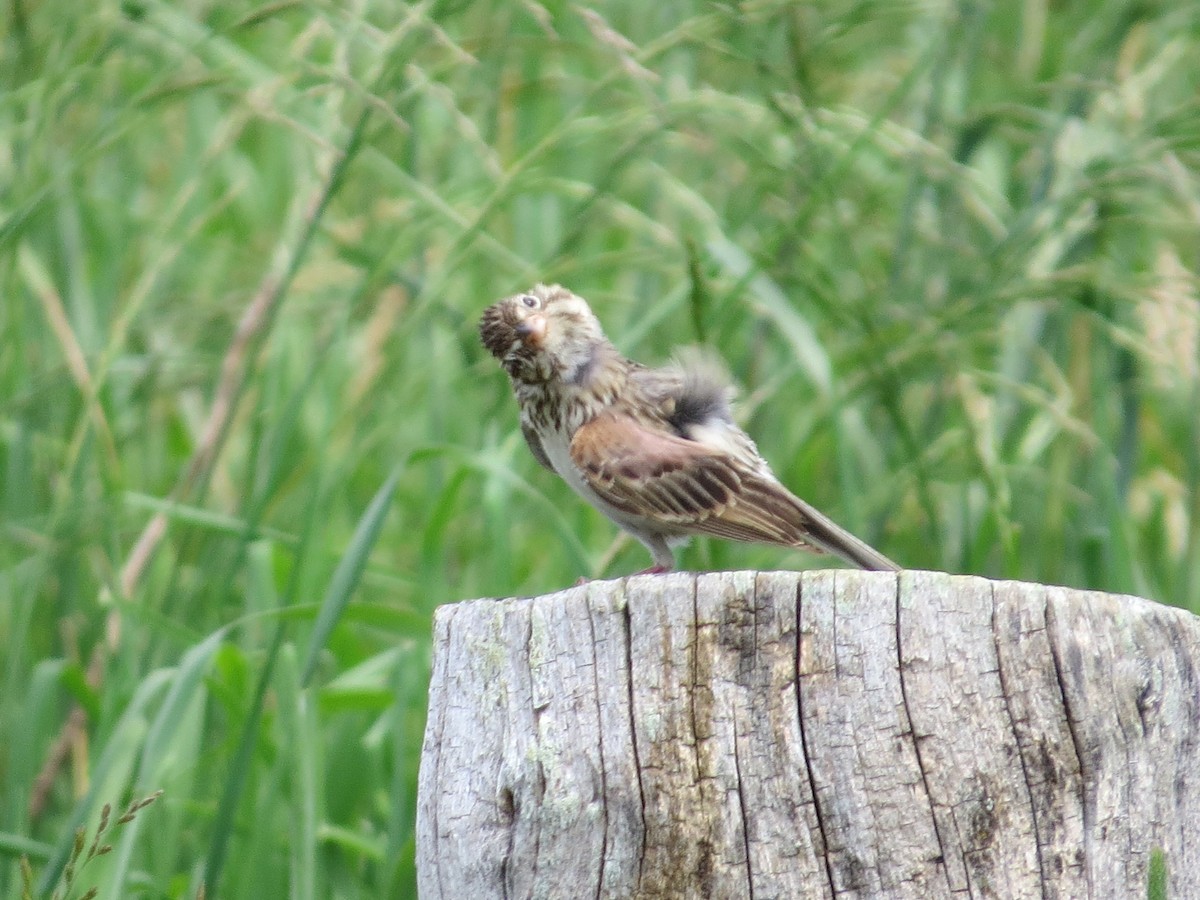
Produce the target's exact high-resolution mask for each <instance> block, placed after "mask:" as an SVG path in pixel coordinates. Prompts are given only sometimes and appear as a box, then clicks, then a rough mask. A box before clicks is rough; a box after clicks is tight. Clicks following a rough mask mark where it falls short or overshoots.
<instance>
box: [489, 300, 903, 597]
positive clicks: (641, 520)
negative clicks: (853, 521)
mask: <svg viewBox="0 0 1200 900" xmlns="http://www.w3.org/2000/svg"><path fill="white" fill-rule="evenodd" d="M479 335H480V339H481V340H482V342H483V345H484V347H486V348H487V350H488V351H489V352H490V353H491V354H492V355H493V356H494V357H496V358H497V359H498V360H500V365H501V366H502V367H503V368H504V371H505V372H507V373H508V377H509V381H510V382H511V383H512V389H513V393H514V394H515V395H516V399H517V405H518V407H519V408H520V421H521V433H522V434H523V435H524V437H525V442H526V443H527V444H528V445H529V449H530V451H531V452H532V453H533V456H534V458H535V459H536V460H537V461H538V462H539V463H541V464H542V465H543V466H545V467H546V468H547V469H549V470H550V471H552V472H554V473H555V474H556V475H558V476H559V477H560V478H562V479H563V480H564V481H565V482H567V484H569V485H570V486H571V487H572V488H573V489H574V490H575V492H576V493H577V494H579V495H580V496H581V497H583V499H585V500H586V501H588V502H589V503H590V504H592V506H594V507H596V509H598V510H599V511H600V512H601V513H603V514H604V515H605V516H607V517H608V518H609V519H611V520H612V521H613V522H615V523H616V524H617V525H618V526H620V527H621V528H623V529H624V530H625V531H627V532H628V533H629V534H631V535H632V536H633V537H635V538H636V539H637V540H638V541H639V542H641V544H642V545H643V546H644V547H645V548H646V549H647V550H649V551H650V556H651V558H652V560H653V563H654V564H653V566H651V567H650V568H649V569H646V570H645V571H646V573H656V572H669V571H670V570H671V569H673V568H674V567H675V554H674V552H673V550H672V546H673V545H676V544H678V543H680V542H681V541H685V540H687V538H688V537H689V536H691V535H696V534H706V535H711V536H714V537H719V538H728V539H732V540H738V541H753V542H758V543H764V544H775V545H778V546H783V547H796V548H803V549H806V550H809V551H813V552H817V553H821V552H828V553H833V554H835V555H837V556H839V557H841V558H842V559H843V560H845V561H846V562H848V563H851V564H853V565H855V566H858V567H860V568H863V569H876V570H886V571H897V570H899V568H900V567H899V566H898V565H896V564H895V563H894V562H892V561H891V560H890V559H888V558H887V557H886V556H884V555H883V554H882V553H880V552H879V551H877V550H875V549H873V548H871V547H870V546H868V545H867V544H866V543H864V542H863V541H861V540H859V539H858V538H856V537H855V536H854V535H852V534H850V533H849V532H848V531H846V530H845V529H844V528H841V527H840V526H838V525H836V524H834V523H833V522H832V521H831V520H830V519H829V518H827V517H826V516H824V515H822V514H821V513H820V512H818V511H817V510H816V509H814V508H813V507H812V506H810V505H809V504H808V503H805V502H804V501H803V500H801V499H800V498H799V497H797V496H796V495H794V494H793V493H792V492H791V491H789V490H788V489H787V488H786V487H784V486H783V484H782V483H781V482H780V481H779V479H778V478H776V477H775V475H774V473H772V471H771V467H770V466H769V465H768V464H767V462H766V461H765V460H764V459H763V458H762V457H761V456H760V455H759V452H758V448H757V447H756V446H755V444H754V441H753V440H751V438H750V437H749V435H747V434H746V433H745V432H744V431H742V429H741V428H739V427H738V426H737V425H736V424H735V423H734V420H733V413H732V410H731V406H730V404H731V402H732V398H733V390H732V388H731V386H730V384H729V379H728V376H727V375H726V374H725V372H724V370H723V369H722V368H721V366H720V365H719V364H718V363H717V362H716V361H715V360H714V359H712V358H711V357H705V356H703V355H699V354H695V353H693V354H690V355H684V356H681V357H679V358H678V359H677V361H676V362H674V363H673V364H671V365H668V366H665V367H662V368H648V367H646V366H643V365H641V364H639V363H636V362H633V361H632V360H629V359H626V358H625V357H624V356H622V355H621V353H620V351H618V350H617V348H616V347H615V346H613V344H612V342H611V341H609V339H608V338H607V337H605V334H604V330H603V328H601V326H600V321H599V320H598V319H597V318H596V316H595V314H593V312H592V310H591V308H590V307H589V306H588V304H587V303H586V301H584V299H583V298H582V297H579V296H577V295H575V294H573V293H572V292H571V291H569V290H567V289H566V288H564V287H562V286H560V285H544V284H538V285H535V286H534V287H533V288H531V289H530V290H528V291H525V292H524V293H521V294H515V295H513V296H511V297H507V298H505V299H504V300H501V301H500V302H498V303H495V304H493V305H492V306H489V307H488V308H487V309H486V310H484V313H483V317H482V320H481V321H480V325H479Z"/></svg>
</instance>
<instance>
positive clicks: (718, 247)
mask: <svg viewBox="0 0 1200 900" xmlns="http://www.w3.org/2000/svg"><path fill="white" fill-rule="evenodd" d="M3 15H4V17H5V18H4V33H3V38H2V45H0V71H2V72H3V89H2V91H0V130H2V137H0V279H2V288H0V290H2V297H0V304H2V305H0V479H2V500H0V524H2V531H0V647H3V650H0V735H3V739H2V740H0V895H3V896H18V895H19V892H20V887H21V881H22V879H21V875H20V869H19V864H18V859H19V858H20V857H21V856H22V855H25V856H27V857H28V858H29V860H30V863H31V864H32V870H33V877H34V879H35V881H36V882H37V883H38V884H39V885H40V886H41V887H42V888H44V887H46V886H49V885H52V884H54V883H56V881H57V879H58V875H59V872H60V871H61V869H62V867H63V864H64V861H65V860H66V858H67V856H68V853H69V850H70V847H71V842H72V839H73V832H74V829H75V828H76V827H78V826H80V825H84V826H87V827H88V828H89V829H90V830H89V841H90V839H91V837H90V836H91V834H92V833H93V831H94V829H95V827H96V823H97V821H98V820H99V817H100V808H101V806H102V804H104V803H105V802H109V803H112V804H113V806H114V807H115V808H116V809H117V811H118V812H119V811H120V810H121V809H123V808H124V807H125V805H126V804H127V803H128V802H129V800H130V799H131V798H138V797H144V796H147V795H149V794H151V793H152V792H153V791H156V790H159V789H162V790H163V791H165V794H164V796H163V797H162V798H161V799H160V800H158V801H157V802H156V803H155V804H153V805H152V806H150V807H149V808H148V809H145V810H143V811H142V812H140V813H139V814H138V816H137V818H136V819H135V820H134V821H133V822H131V823H126V824H123V825H120V826H116V825H114V824H111V823H110V825H109V830H108V831H107V832H106V835H105V837H106V839H111V843H112V844H113V846H114V847H115V850H114V852H113V853H112V854H110V855H108V856H104V857H102V858H98V859H96V860H93V861H92V862H90V863H88V865H87V866H86V867H84V868H83V869H82V870H81V871H77V872H76V875H75V879H76V884H77V886H78V889H82V888H83V887H86V886H89V885H92V884H95V885H97V886H98V887H99V888H100V896H102V897H118V896H121V897H131V896H145V897H194V896H195V895H196V893H197V890H198V887H199V885H200V883H201V881H202V880H205V879H207V882H208V893H209V896H215V895H217V894H218V893H219V895H220V896H222V897H230V898H261V897H284V896H287V897H292V898H324V897H340V898H356V897H380V896H389V897H392V896H394V897H408V896H413V893H414V888H413V884H414V874H413V819H414V792H415V779H416V771H417V764H418V758H419V752H420V741H421V730H422V727H423V722H424V704H425V689H426V682H427V678H428V667H429V627H430V619H431V614H432V611H433V609H434V607H435V606H437V605H438V604H441V603H447V602H452V601H455V600H459V599H464V598H468V597H475V596H505V595H510V594H513V593H523V594H536V593H543V592H547V591H551V590H554V589H557V588H560V587H563V586H565V585H569V584H571V583H573V582H574V581H575V579H576V578H577V577H578V576H579V575H581V574H583V575H588V576H592V577H602V576H616V575H621V574H625V573H628V572H631V571H634V570H636V569H640V568H642V567H644V566H645V565H647V564H648V559H647V557H646V554H645V552H644V551H643V550H642V548H641V547H639V546H638V545H636V544H633V543H630V542H629V541H628V540H626V539H622V538H619V537H618V536H617V534H616V531H615V529H614V528H613V527H612V526H611V525H610V524H608V523H607V522H606V521H605V520H603V519H602V518H601V517H600V516H599V515H598V514H597V513H595V512H594V511H592V510H591V509H589V508H588V507H586V506H585V505H584V504H582V503H581V502H579V501H578V500H576V499H575V498H574V497H573V496H572V495H571V494H570V492H569V490H568V489H567V488H566V486H565V485H563V484H562V483H560V482H559V481H558V480H557V479H555V478H553V477H552V476H550V475H549V474H548V473H545V472H543V471H542V470H540V469H539V468H538V467H537V465H536V463H535V462H534V461H533V459H532V458H531V457H530V456H529V454H528V452H527V451H526V449H525V447H524V445H523V444H522V442H521V439H520V435H519V432H518V430H517V427H516V412H515V406H514V403H513V401H512V400H511V398H510V396H509V390H508V385H507V382H506V379H505V378H504V376H503V374H502V373H501V371H500V369H499V368H498V366H497V365H496V364H495V362H494V361H493V360H491V359H490V358H487V357H486V354H485V353H484V352H483V351H482V350H481V348H480V347H479V344H478V339H477V336H476V323H477V320H478V316H479V313H480V311H481V310H482V308H483V307H484V306H485V305H487V304H489V303H490V302H492V301H494V300H495V299H497V298H499V297H501V296H503V295H505V294H508V293H511V292H513V291H516V290H519V289H521V288H523V287H525V286H528V285H529V284H531V283H533V282H535V281H540V280H545V281H560V282H562V283H564V284H566V285H568V286H570V287H571V288H573V289H574V290H575V291H577V292H579V293H581V294H582V295H584V296H585V297H587V298H588V299H589V300H590V301H591V303H592V304H593V307H594V308H595V309H596V311H597V313H598V314H599V316H600V317H601V319H602V321H603V322H604V323H605V325H606V327H607V329H608V331H609V334H610V336H611V337H612V338H613V340H614V341H615V343H616V344H617V345H618V346H619V347H620V348H621V349H622V350H623V351H625V352H626V353H627V354H629V355H631V356H633V357H635V358H637V359H640V360H642V361H644V362H651V363H654V362H662V361H665V360H666V359H667V358H668V357H669V355H670V353H671V351H672V348H674V347H677V346H679V345H681V344H694V343H706V344H710V345H712V346H714V347H716V348H717V349H718V350H719V351H720V353H721V354H722V355H723V356H724V357H725V358H726V359H727V361H728V363H729V367H730V369H731V371H732V373H733V374H734V377H735V378H736V380H737V381H738V383H739V385H740V387H741V391H742V404H741V412H742V414H743V416H744V424H745V425H746V427H747V428H748V430H749V431H750V432H751V433H752V434H753V435H754V436H755V437H756V439H757V440H758V442H759V446H760V449H761V450H762V451H763V453H764V455H765V456H766V457H767V458H768V459H770V460H771V461H772V463H773V465H774V467H775V469H776V471H777V472H778V474H779V475H780V476H781V478H782V479H783V480H784V481H785V482H786V483H787V484H789V485H790V486H791V487H792V488H793V489H795V490H796V491H797V493H799V494H800V495H801V496H804V497H805V498H806V499H808V500H810V501H811V502H813V503H814V504H816V505H817V506H818V507H819V508H821V509H823V510H824V511H826V512H827V513H828V514H830V515H831V516H832V517H833V518H835V519H836V520H838V521H839V522H841V523H842V524H844V525H846V526H847V527H849V528H850V529H851V530H853V531H855V532H856V533H858V534H859V535H861V536H862V537H863V538H865V539H867V540H868V541H870V542H872V543H874V544H875V545H876V546H878V547H879V548H880V549H881V550H883V551H884V552H885V553H887V554H888V555H889V556H891V557H892V558H894V559H896V560H898V561H899V562H901V563H902V564H904V565H906V566H908V567H911V568H928V569H945V570H949V571H952V572H970V573H979V574H983V575H988V576H992V577H1002V578H1020V579H1026V580H1031V581H1041V582H1050V583H1059V584H1067V585H1072V586H1079V587H1090V588H1098V589H1103V590H1108V591H1123V592H1133V593H1137V594H1142V595H1145V596H1149V597H1151V598H1154V599H1156V600H1160V601H1163V602H1166V603H1174V604H1178V605H1182V606H1187V607H1190V608H1191V609H1193V610H1197V611H1200V491H1198V490H1197V486H1198V483H1200V416H1198V413H1197V408H1198V403H1200V374H1198V369H1200V349H1198V342H1200V301H1198V299H1197V298H1198V295H1200V291H1198V285H1197V269H1198V266H1200V174H1198V165H1197V164H1198V163H1200V102H1198V97H1200V67H1197V66H1196V60H1197V59H1200V7H1198V6H1197V4H1194V3H1173V2H1160V3H1156V2H1148V3H1137V4H1131V3H1126V2H1120V0H1111V2H1109V0H1090V2H1080V3H1071V4H1061V3H1059V4H1052V3H1049V2H1048V0H1025V2H996V3H987V2H966V0H964V2H958V3H954V2H944V3H934V2H930V3H924V4H920V3H884V2H877V3H875V2H860V0H830V2H823V3H814V4H798V3H795V2H774V0H757V2H745V3H741V4H733V3H708V2H700V0H662V2H656V3H644V2H641V0H617V2H612V3H607V4H602V5H599V6H596V7H594V8H585V7H584V6H582V5H574V4H563V3H545V4H541V3H538V2H535V0H526V2H513V3H503V2H473V3H466V2H436V0H430V2H424V3H418V4H414V5H404V4H400V3H396V2H390V0H379V2H375V0H359V2H352V3H349V4H341V3H322V2H288V0H283V2H268V3H264V4H258V3H253V2H245V0H231V2H221V3H216V2H199V0H196V2H179V3H162V2H154V0H128V2H125V3H121V4H118V3H112V2H100V3H96V4H89V5H86V6H80V5H78V4H75V3H67V2H65V0H44V2H29V0H14V2H12V3H10V4H6V8H5V12H4V14H3ZM681 562H682V563H683V564H684V565H685V566H687V567H689V568H696V569H725V568H774V567H802V566H811V565H820V564H826V563H822V561H821V560H818V559H816V558H814V557H808V556H804V555H802V554H795V553H789V552H785V551H781V550H776V549H770V548H762V547H754V546H747V545H733V544H723V543H720V542H713V541H697V542H695V543H694V544H692V545H691V547H690V548H689V549H688V550H687V551H685V552H684V554H683V555H682V558H681ZM73 708H78V709H79V710H82V714H80V713H76V714H75V718H74V719H71V718H70V717H71V710H72V709H73ZM69 721H74V722H75V723H76V724H77V725H79V724H82V725H83V727H81V728H74V729H72V728H71V727H69V726H68V725H67V723H68V722H69ZM64 729H65V730H64ZM64 735H65V738H64V737H63V736H64ZM114 815H115V814H114ZM78 889H77V892H78Z"/></svg>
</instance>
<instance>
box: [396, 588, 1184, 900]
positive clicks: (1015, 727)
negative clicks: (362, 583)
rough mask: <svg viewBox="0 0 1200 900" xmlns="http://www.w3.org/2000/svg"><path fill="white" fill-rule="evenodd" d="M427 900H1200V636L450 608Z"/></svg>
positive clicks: (424, 793) (743, 608) (1108, 611)
mask: <svg viewBox="0 0 1200 900" xmlns="http://www.w3.org/2000/svg"><path fill="white" fill-rule="evenodd" d="M434 648H435V649H434V673H433V680H432V683H431V685H430V696H429V720H428V725H427V728H426V734H425V746H424V751H423V757H422V763H421V774H420V789H419V798H418V816H417V865H418V873H419V883H420V892H421V896H422V897H423V898H426V900H435V898H444V900H461V898H467V900H485V898H491V897H505V898H519V897H546V898H558V897H563V898H576V897H718V898H725V897H729V898H739V897H754V898H768V897H771V898H793V897H832V896H835V895H850V896H857V897H887V898H893V897H913V898H930V897H949V896H961V897H998V898H1021V897H1052V898H1075V897H1088V896H1091V897H1122V898H1123V897H1138V896H1145V895H1146V885H1147V878H1148V871H1149V869H1150V860H1151V857H1152V855H1157V856H1158V857H1159V860H1158V862H1157V863H1156V865H1158V866H1160V867H1161V864H1162V863H1163V862H1164V861H1165V864H1166V869H1167V872H1168V895H1169V896H1171V897H1200V752H1198V751H1200V682H1198V681H1197V677H1196V666H1197V663H1198V662H1200V619H1197V618H1196V617H1194V616H1192V615H1190V614H1188V613H1186V612H1183V611H1180V610H1176V609H1171V608H1168V607H1163V606H1159V605H1156V604H1153V603H1150V602H1148V601H1146V600H1141V599H1138V598H1136V597H1123V596H1114V595H1107V594H1099V593H1090V592H1082V591H1072V590H1066V589H1063V588H1053V587H1044V586H1041V585H1031V584H1019V583H1014V582H991V581H986V580H984V579H980V578H969V577H960V576H950V575H944V574H936V573H928V572H902V573H900V574H899V576H897V575H895V574H893V573H875V572H872V573H862V572H843V571H820V572H807V573H803V574H801V573H795V572H772V573H753V572H730V573H716V574H711V575H698V576H697V575H690V574H684V573H681V574H674V575H657V576H645V577H634V578H629V579H624V580H621V581H611V582H593V583H591V584H588V585H584V586H582V587H578V588H575V589H572V590H567V591H562V592H560V593H557V594H551V595H548V596H544V597H537V598H532V599H512V600H501V601H495V600H477V601H472V602H469V603H461V604H457V605H455V606H448V607H443V608H442V609H440V610H438V613H437V616H436V619H435V638H434Z"/></svg>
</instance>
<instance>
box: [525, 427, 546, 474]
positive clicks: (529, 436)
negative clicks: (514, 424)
mask: <svg viewBox="0 0 1200 900" xmlns="http://www.w3.org/2000/svg"><path fill="white" fill-rule="evenodd" d="M521 434H523V435H525V443H526V444H528V445H529V452H530V453H532V454H533V458H534V459H536V460H537V461H538V462H540V463H541V464H542V465H543V466H545V467H546V468H547V469H549V470H550V471H551V472H553V471H554V465H553V463H551V462H550V457H548V456H547V455H546V451H545V449H544V448H543V447H542V439H541V438H540V437H538V434H537V430H536V429H535V428H534V427H533V426H532V425H526V424H525V423H524V422H522V423H521Z"/></svg>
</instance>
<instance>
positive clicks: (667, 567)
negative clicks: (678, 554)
mask: <svg viewBox="0 0 1200 900" xmlns="http://www.w3.org/2000/svg"><path fill="white" fill-rule="evenodd" d="M634 537H636V538H637V539H638V540H639V541H641V542H642V546H644V547H645V548H646V549H647V550H649V551H650V556H651V557H652V558H653V560H654V565H652V566H651V567H650V568H648V569H643V570H642V571H640V572H638V573H637V574H639V575H661V574H663V573H664V572H670V571H671V570H672V569H674V568H675V554H674V553H672V552H671V545H670V544H668V543H667V539H666V538H665V537H663V536H662V535H661V534H654V533H650V534H634Z"/></svg>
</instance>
